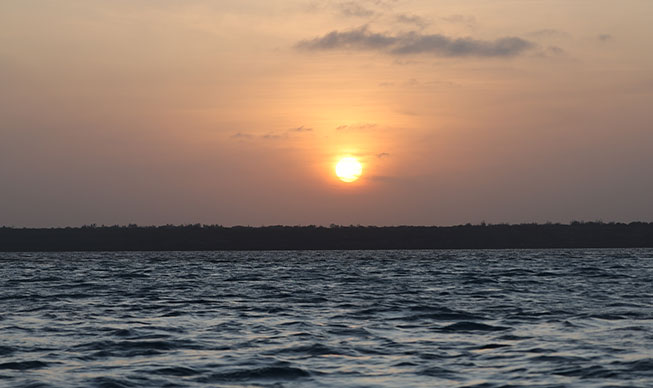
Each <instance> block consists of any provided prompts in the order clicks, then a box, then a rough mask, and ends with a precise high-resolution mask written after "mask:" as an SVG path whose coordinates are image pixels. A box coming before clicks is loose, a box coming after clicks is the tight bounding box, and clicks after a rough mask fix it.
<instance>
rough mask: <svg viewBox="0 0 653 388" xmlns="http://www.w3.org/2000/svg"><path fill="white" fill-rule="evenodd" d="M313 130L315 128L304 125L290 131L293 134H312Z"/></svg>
mask: <svg viewBox="0 0 653 388" xmlns="http://www.w3.org/2000/svg"><path fill="white" fill-rule="evenodd" d="M312 130H313V128H308V127H305V126H303V125H300V126H299V127H297V128H290V129H289V131H291V132H310V131H312Z"/></svg>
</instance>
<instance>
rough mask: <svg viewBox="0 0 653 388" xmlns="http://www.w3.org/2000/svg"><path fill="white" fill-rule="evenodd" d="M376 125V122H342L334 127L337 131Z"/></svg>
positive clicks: (369, 127) (367, 127) (368, 127)
mask: <svg viewBox="0 0 653 388" xmlns="http://www.w3.org/2000/svg"><path fill="white" fill-rule="evenodd" d="M374 127H376V123H359V124H343V125H339V126H337V127H336V129H337V130H339V131H344V130H356V129H371V128H374Z"/></svg>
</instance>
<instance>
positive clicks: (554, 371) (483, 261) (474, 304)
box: [0, 249, 653, 387]
mask: <svg viewBox="0 0 653 388" xmlns="http://www.w3.org/2000/svg"><path fill="white" fill-rule="evenodd" d="M0 264H1V268H0V386H6V387H208V386H211V387H214V386H215V387H229V386H233V387H237V386H238V387H239V386H268V387H305V386H306V387H312V386H315V387H432V386H446V387H524V386H529V387H621V386H623V387H652V386H653V250H650V249H649V250H647V249H619V250H607V249H606V250H477V251H285V252H138V253H129V252H113V253H0Z"/></svg>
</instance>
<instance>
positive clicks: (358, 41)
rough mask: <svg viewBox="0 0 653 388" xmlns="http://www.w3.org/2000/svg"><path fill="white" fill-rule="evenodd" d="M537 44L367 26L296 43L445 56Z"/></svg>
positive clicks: (498, 52)
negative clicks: (384, 30) (387, 30)
mask: <svg viewBox="0 0 653 388" xmlns="http://www.w3.org/2000/svg"><path fill="white" fill-rule="evenodd" d="M534 46H535V45H534V44H533V43H532V42H530V41H527V40H525V39H522V38H518V37H503V38H499V39H495V40H482V39H474V38H469V37H466V38H454V37H449V36H446V35H441V34H422V33H419V32H415V31H412V32H408V33H403V34H398V35H391V34H388V33H378V32H372V31H369V30H368V28H367V26H363V27H360V28H357V29H353V30H349V31H343V32H340V31H337V30H334V31H331V32H329V33H327V34H326V35H323V36H321V37H317V38H314V39H310V40H303V41H300V42H298V43H297V44H296V47H297V48H298V49H301V50H310V51H327V50H364V51H382V52H386V53H389V54H391V55H411V54H431V55H436V56H442V57H465V56H476V57H511V56H515V55H519V54H521V53H522V52H524V51H526V50H528V49H531V48H533V47H534Z"/></svg>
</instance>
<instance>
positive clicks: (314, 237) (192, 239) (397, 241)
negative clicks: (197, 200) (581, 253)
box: [0, 221, 653, 252]
mask: <svg viewBox="0 0 653 388" xmlns="http://www.w3.org/2000/svg"><path fill="white" fill-rule="evenodd" d="M635 247H653V222H652V223H647V222H631V223H628V224H625V223H615V222H610V223H604V222H577V221H574V222H572V223H570V224H553V223H547V224H495V225H490V224H485V223H482V224H480V225H471V224H466V225H458V226H384V227H377V226H354V225H351V226H341V225H331V226H329V227H323V226H313V225H311V226H265V227H248V226H233V227H223V226H220V225H200V224H194V225H180V226H175V225H165V226H137V225H128V226H96V225H86V226H82V227H65V228H13V227H0V251H2V252H12V251H13V252H44V251H195V250H198V251H200V250H326V249H342V250H346V249H500V248H635Z"/></svg>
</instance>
